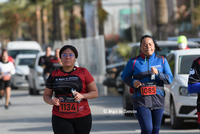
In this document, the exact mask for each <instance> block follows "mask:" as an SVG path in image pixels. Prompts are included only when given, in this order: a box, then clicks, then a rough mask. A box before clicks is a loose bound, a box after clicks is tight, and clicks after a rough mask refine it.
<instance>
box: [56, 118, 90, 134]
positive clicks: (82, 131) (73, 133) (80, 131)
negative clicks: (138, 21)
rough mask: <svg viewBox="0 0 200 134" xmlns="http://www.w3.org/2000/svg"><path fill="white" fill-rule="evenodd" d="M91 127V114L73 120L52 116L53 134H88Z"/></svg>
mask: <svg viewBox="0 0 200 134" xmlns="http://www.w3.org/2000/svg"><path fill="white" fill-rule="evenodd" d="M91 126H92V116H91V114H89V115H87V116H85V117H82V118H75V119H65V118H61V117H58V116H55V115H52V127H53V131H54V134H89V133H90V130H91Z"/></svg>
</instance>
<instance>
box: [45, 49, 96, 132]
mask: <svg viewBox="0 0 200 134" xmlns="http://www.w3.org/2000/svg"><path fill="white" fill-rule="evenodd" d="M59 57H60V59H61V62H62V67H61V68H60V69H57V70H54V71H53V72H51V74H50V76H49V77H48V79H47V82H46V87H45V91H44V95H43V99H44V101H45V102H46V103H48V104H50V105H53V110H52V127H53V131H54V133H55V134H89V133H90V130H91V126H92V116H91V111H90V107H89V104H88V101H87V100H88V99H94V98H96V97H98V90H97V86H96V83H95V81H94V79H93V77H92V75H91V74H90V73H89V71H88V70H87V69H86V68H82V67H76V66H74V63H75V62H76V59H77V58H78V51H77V49H76V48H75V47H74V46H72V45H65V46H63V47H62V48H61V49H60V52H59ZM53 93H54V94H55V97H53ZM52 97H53V98H52Z"/></svg>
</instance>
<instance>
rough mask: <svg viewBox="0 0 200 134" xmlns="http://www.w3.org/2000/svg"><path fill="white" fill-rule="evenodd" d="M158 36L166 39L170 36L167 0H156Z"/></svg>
mask: <svg viewBox="0 0 200 134" xmlns="http://www.w3.org/2000/svg"><path fill="white" fill-rule="evenodd" d="M155 9H156V25H157V38H158V39H159V40H166V39H167V37H168V33H167V32H168V31H167V24H168V11H167V3H166V0H155Z"/></svg>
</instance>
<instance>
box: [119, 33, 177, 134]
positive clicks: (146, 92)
mask: <svg viewBox="0 0 200 134" xmlns="http://www.w3.org/2000/svg"><path fill="white" fill-rule="evenodd" d="M140 50H141V54H140V55H138V56H137V57H134V58H131V59H130V60H129V61H128V63H127V65H126V66H125V68H124V70H123V73H122V75H121V78H122V80H123V81H124V82H125V83H126V84H127V85H128V86H130V87H131V88H133V89H134V91H133V96H132V100H133V108H134V110H135V115H136V117H137V119H138V121H139V124H140V128H141V134H158V133H159V129H160V124H161V121H162V115H163V111H164V106H165V92H164V84H170V83H171V82H172V81H173V76H172V73H171V70H170V67H169V64H168V62H167V60H166V59H165V58H164V57H162V56H160V55H157V54H155V51H161V49H160V47H159V46H158V44H157V43H156V42H155V41H154V40H153V38H152V37H151V36H149V35H144V36H142V38H141V40H140Z"/></svg>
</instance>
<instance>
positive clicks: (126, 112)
mask: <svg viewBox="0 0 200 134" xmlns="http://www.w3.org/2000/svg"><path fill="white" fill-rule="evenodd" d="M122 100H123V109H124V115H125V116H133V107H132V106H131V105H130V104H129V103H128V102H127V100H126V93H125V91H124V92H123V99H122Z"/></svg>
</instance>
